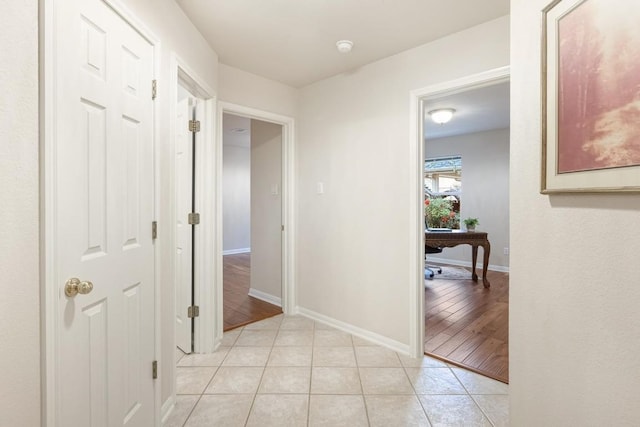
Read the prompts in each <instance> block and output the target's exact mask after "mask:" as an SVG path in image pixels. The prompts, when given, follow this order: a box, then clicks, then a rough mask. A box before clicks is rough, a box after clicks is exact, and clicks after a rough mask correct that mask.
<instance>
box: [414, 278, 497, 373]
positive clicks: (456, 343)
mask: <svg viewBox="0 0 640 427" xmlns="http://www.w3.org/2000/svg"><path fill="white" fill-rule="evenodd" d="M469 275H471V273H469ZM478 275H480V273H478ZM487 278H488V279H489V281H490V282H491V287H490V288H489V289H485V288H484V287H483V286H482V280H480V281H479V282H474V281H472V280H471V279H470V278H469V279H468V280H465V279H439V278H438V275H436V276H435V278H434V279H433V280H425V343H424V351H425V354H428V355H430V356H433V357H436V358H439V359H442V360H445V361H447V362H450V363H452V364H455V365H458V366H461V367H464V368H467V369H469V370H472V371H474V372H478V373H480V374H483V375H486V376H488V377H491V378H494V379H496V380H499V381H502V382H505V383H508V382H509V274H508V273H500V272H495V271H489V272H488V273H487Z"/></svg>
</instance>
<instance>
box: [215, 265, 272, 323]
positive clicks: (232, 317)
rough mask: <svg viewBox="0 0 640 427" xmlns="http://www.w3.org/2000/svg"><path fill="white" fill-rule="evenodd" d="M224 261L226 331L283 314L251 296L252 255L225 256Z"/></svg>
mask: <svg viewBox="0 0 640 427" xmlns="http://www.w3.org/2000/svg"><path fill="white" fill-rule="evenodd" d="M223 259H224V272H223V275H224V276H223V281H224V296H223V298H224V308H223V313H224V315H223V317H224V330H225V331H228V330H229V329H233V328H237V327H239V326H244V325H246V324H248V323H253V322H257V321H258V320H262V319H266V318H267V317H271V316H275V315H276V314H280V313H282V309H280V307H278V306H276V305H273V304H269V303H268V302H264V301H262V300H259V299H257V298H253V297H250V296H249V284H250V282H249V279H250V277H251V276H250V274H251V254H237V255H225V256H224V257H223Z"/></svg>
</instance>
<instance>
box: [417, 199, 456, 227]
mask: <svg viewBox="0 0 640 427" xmlns="http://www.w3.org/2000/svg"><path fill="white" fill-rule="evenodd" d="M424 213H425V220H426V226H427V228H452V229H453V228H460V215H459V214H458V213H457V212H454V210H453V202H452V201H451V200H447V199H444V198H439V197H436V198H433V199H426V200H425V201H424Z"/></svg>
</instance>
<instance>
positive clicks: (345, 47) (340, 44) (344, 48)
mask: <svg viewBox="0 0 640 427" xmlns="http://www.w3.org/2000/svg"><path fill="white" fill-rule="evenodd" d="M336 47H337V48H338V52H340V53H349V52H351V49H353V42H352V41H351V40H339V41H337V42H336Z"/></svg>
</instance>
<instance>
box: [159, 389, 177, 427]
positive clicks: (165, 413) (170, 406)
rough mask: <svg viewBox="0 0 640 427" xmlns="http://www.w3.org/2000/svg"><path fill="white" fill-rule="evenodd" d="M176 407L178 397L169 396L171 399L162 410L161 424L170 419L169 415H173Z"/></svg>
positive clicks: (163, 405)
mask: <svg viewBox="0 0 640 427" xmlns="http://www.w3.org/2000/svg"><path fill="white" fill-rule="evenodd" d="M175 407H176V396H175V395H172V396H169V398H168V399H167V400H166V401H165V402H164V403H163V404H162V408H161V409H160V420H161V421H160V424H161V425H162V424H164V423H165V422H166V421H167V419H168V418H169V415H171V412H172V411H173V410H174V408H175Z"/></svg>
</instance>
